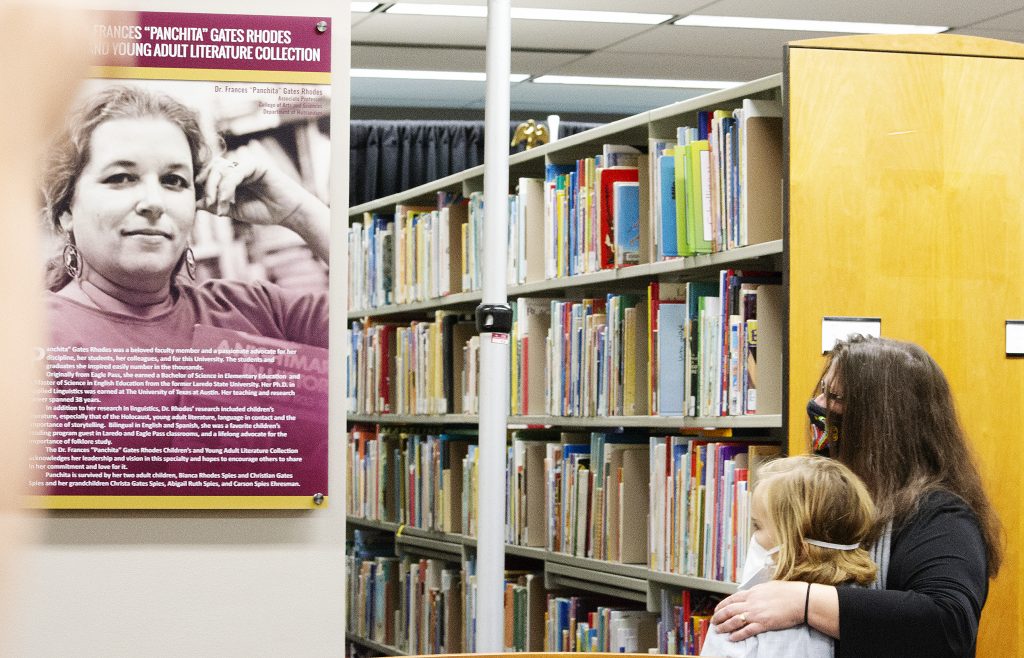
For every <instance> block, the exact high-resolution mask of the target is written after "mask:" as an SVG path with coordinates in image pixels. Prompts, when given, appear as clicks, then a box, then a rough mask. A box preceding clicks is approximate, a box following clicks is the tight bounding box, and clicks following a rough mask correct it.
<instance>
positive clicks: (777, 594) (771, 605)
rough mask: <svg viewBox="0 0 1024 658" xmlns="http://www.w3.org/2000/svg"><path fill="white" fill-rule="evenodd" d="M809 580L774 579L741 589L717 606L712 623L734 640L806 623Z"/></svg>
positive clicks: (721, 632)
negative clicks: (807, 581)
mask: <svg viewBox="0 0 1024 658" xmlns="http://www.w3.org/2000/svg"><path fill="white" fill-rule="evenodd" d="M806 593H807V583H802V582H793V581H781V580H772V581H769V582H767V583H761V584H760V585H755V586H754V587H752V588H750V589H747V590H740V591H738V592H736V593H735V594H733V595H731V596H729V597H727V598H725V599H723V600H722V602H721V603H719V604H718V605H717V606H716V607H715V614H714V616H713V617H712V618H711V623H713V624H714V625H715V628H716V629H717V630H718V632H719V633H720V634H722V635H728V636H729V639H730V640H732V641H733V642H738V641H740V640H745V639H747V638H748V637H752V636H754V635H757V634H758V633H762V632H764V631H778V630H781V629H783V628H790V627H792V626H796V625H797V624H801V623H803V620H804V596H805V595H806Z"/></svg>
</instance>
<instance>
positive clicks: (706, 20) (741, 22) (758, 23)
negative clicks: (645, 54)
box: [673, 14, 949, 34]
mask: <svg viewBox="0 0 1024 658" xmlns="http://www.w3.org/2000/svg"><path fill="white" fill-rule="evenodd" d="M673 25H687V26H690V27H738V28H748V29H754V30H791V31H796V32H847V33H850V34H938V33H940V32H945V31H946V30H948V29H949V28H948V27H942V26H938V25H898V24H895V23H848V22H845V21H806V20H798V19H789V18H751V17H747V16H700V15H697V14H691V15H689V16H685V17H683V18H680V19H679V20H678V21H676V22H675V23H673Z"/></svg>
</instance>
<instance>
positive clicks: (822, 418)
mask: <svg viewBox="0 0 1024 658" xmlns="http://www.w3.org/2000/svg"><path fill="white" fill-rule="evenodd" d="M807 416H808V418H810V419H811V446H812V447H813V448H814V451H815V452H817V451H819V450H822V449H824V447H825V446H827V445H828V444H830V443H835V442H836V441H838V440H839V419H838V418H836V419H835V422H834V423H831V424H830V423H829V422H828V410H827V409H825V407H823V406H821V405H820V404H818V403H817V402H815V401H814V400H813V399H812V400H809V401H808V402H807Z"/></svg>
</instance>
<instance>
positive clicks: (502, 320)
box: [476, 304, 512, 334]
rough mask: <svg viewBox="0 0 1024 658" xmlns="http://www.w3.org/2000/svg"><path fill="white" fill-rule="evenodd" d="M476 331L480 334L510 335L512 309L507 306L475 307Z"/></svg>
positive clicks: (483, 305)
mask: <svg viewBox="0 0 1024 658" xmlns="http://www.w3.org/2000/svg"><path fill="white" fill-rule="evenodd" d="M476 331H477V333H480V334H487V333H491V334H510V333H512V307H511V306H509V305H508V304H480V305H479V306H477V307H476Z"/></svg>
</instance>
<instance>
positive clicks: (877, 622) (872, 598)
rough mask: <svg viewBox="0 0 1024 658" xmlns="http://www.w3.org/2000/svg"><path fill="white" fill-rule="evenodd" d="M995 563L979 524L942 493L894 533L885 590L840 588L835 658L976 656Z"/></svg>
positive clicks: (930, 498)
mask: <svg viewBox="0 0 1024 658" xmlns="http://www.w3.org/2000/svg"><path fill="white" fill-rule="evenodd" d="M987 566H988V562H987V559H986V556H985V542H984V539H983V538H982V534H981V530H980V528H979V526H978V520H977V517H976V516H975V514H974V512H973V511H972V510H971V509H970V507H968V506H967V504H966V503H965V502H964V501H963V500H962V499H960V498H959V497H957V496H954V495H953V494H951V493H948V492H945V491H940V492H935V493H932V494H930V495H928V496H926V497H925V499H924V500H923V501H922V502H921V505H920V507H919V508H918V510H917V512H916V513H915V514H914V516H913V517H912V518H911V519H910V520H909V521H908V522H907V523H905V524H904V525H903V527H902V528H899V529H897V530H895V531H894V533H893V538H892V551H891V554H890V557H889V573H888V580H887V582H886V588H887V589H885V590H871V589H861V588H857V587H840V588H839V589H838V591H839V637H840V639H839V641H837V642H836V655H837V656H839V657H840V658H845V657H847V656H849V657H853V656H872V657H880V656H901V657H907V656H928V657H929V658H941V657H942V656H973V655H974V648H975V641H976V639H977V636H978V621H979V620H980V618H981V608H982V606H983V605H984V604H985V597H986V596H987V595H988V573H987V571H988V569H987Z"/></svg>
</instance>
